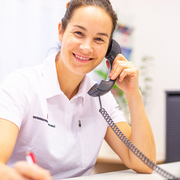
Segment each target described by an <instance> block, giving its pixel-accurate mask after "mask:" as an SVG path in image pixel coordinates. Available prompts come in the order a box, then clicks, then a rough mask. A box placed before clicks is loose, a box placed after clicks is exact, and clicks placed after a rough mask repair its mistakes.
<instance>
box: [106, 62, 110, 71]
mask: <svg viewBox="0 0 180 180" xmlns="http://www.w3.org/2000/svg"><path fill="white" fill-rule="evenodd" d="M106 66H107V68H108V69H109V66H110V64H109V61H108V60H107V61H106Z"/></svg>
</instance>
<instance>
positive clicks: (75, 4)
mask: <svg viewBox="0 0 180 180" xmlns="http://www.w3.org/2000/svg"><path fill="white" fill-rule="evenodd" d="M86 6H95V7H99V8H102V9H103V10H104V11H105V12H106V13H107V14H109V16H110V17H111V19H112V23H113V28H112V32H111V38H112V34H113V32H114V30H115V28H116V24H117V19H118V18H117V14H116V13H115V11H114V10H113V8H112V5H111V3H110V1H109V0H71V1H70V2H69V3H67V5H66V8H67V9H66V12H65V15H64V17H63V18H62V30H63V31H65V30H66V27H67V25H68V23H69V21H70V20H71V17H72V15H73V13H74V11H75V10H76V9H78V8H80V7H86Z"/></svg>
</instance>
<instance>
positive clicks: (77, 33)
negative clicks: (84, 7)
mask: <svg viewBox="0 0 180 180" xmlns="http://www.w3.org/2000/svg"><path fill="white" fill-rule="evenodd" d="M74 34H75V35H77V36H79V37H82V36H84V34H83V33H82V32H81V31H75V32H74Z"/></svg>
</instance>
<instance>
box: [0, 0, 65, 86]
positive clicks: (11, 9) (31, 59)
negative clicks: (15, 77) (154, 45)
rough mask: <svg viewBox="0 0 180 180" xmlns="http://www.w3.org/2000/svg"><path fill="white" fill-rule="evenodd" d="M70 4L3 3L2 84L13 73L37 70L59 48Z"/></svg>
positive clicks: (0, 17)
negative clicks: (30, 68)
mask: <svg viewBox="0 0 180 180" xmlns="http://www.w3.org/2000/svg"><path fill="white" fill-rule="evenodd" d="M67 2H68V0H53V1H51V0H23V1H22V0H9V1H6V0H0V83H1V82H2V80H3V79H4V77H5V76H6V75H7V74H9V73H10V72H11V71H14V70H16V69H19V68H23V67H27V66H33V65H36V64H40V63H42V62H43V59H44V58H45V57H46V56H47V55H48V54H49V53H52V51H50V52H49V50H50V49H51V48H56V47H57V44H58V42H59V41H58V23H59V21H60V20H61V18H62V16H63V14H64V12H65V8H66V3H67Z"/></svg>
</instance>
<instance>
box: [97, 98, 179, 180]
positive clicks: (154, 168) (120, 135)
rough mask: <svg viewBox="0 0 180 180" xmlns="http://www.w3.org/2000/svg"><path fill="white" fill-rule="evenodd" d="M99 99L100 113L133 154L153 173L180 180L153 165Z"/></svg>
mask: <svg viewBox="0 0 180 180" xmlns="http://www.w3.org/2000/svg"><path fill="white" fill-rule="evenodd" d="M98 97H99V103H100V109H99V112H100V113H101V114H102V116H103V117H104V119H105V120H106V122H107V123H108V124H109V126H110V127H111V129H112V130H113V131H114V133H115V134H116V135H117V136H118V137H119V139H120V140H121V141H122V142H123V143H124V144H125V145H126V146H127V147H128V148H129V149H130V150H131V152H133V153H134V154H135V155H136V156H137V157H138V158H139V159H140V160H141V161H142V162H143V163H144V164H146V165H147V166H148V167H149V168H151V169H152V170H153V171H155V172H157V173H158V174H160V175H161V176H163V177H165V178H168V179H174V180H175V179H177V180H180V178H177V177H175V176H173V175H172V174H170V173H168V172H167V171H165V170H163V169H161V168H160V167H158V166H157V165H156V164H155V163H153V162H152V161H151V160H150V159H148V158H147V157H146V156H145V155H144V154H143V153H142V152H141V151H140V150H139V149H137V148H136V147H135V146H134V145H133V144H132V143H131V142H130V141H129V139H127V138H126V136H125V135H124V134H123V133H122V132H121V131H120V129H119V128H118V127H117V126H116V124H115V123H114V121H113V120H112V119H111V117H110V116H109V114H108V113H107V111H106V110H105V109H104V108H102V104H101V99H100V96H98Z"/></svg>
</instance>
